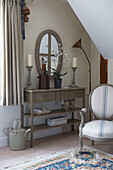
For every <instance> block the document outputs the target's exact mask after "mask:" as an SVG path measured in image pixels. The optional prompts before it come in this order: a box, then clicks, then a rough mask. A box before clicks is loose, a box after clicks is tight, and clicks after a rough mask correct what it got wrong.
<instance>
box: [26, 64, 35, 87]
mask: <svg viewBox="0 0 113 170" xmlns="http://www.w3.org/2000/svg"><path fill="white" fill-rule="evenodd" d="M26 67H27V69H28V72H29V74H28V82H27V87H25V89H28V90H30V89H33V87H32V83H31V70H32V68H33V66H26Z"/></svg>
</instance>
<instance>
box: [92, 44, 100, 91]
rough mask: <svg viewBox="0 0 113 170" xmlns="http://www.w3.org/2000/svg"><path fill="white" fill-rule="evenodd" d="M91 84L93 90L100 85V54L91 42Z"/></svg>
mask: <svg viewBox="0 0 113 170" xmlns="http://www.w3.org/2000/svg"><path fill="white" fill-rule="evenodd" d="M91 68H92V70H91V75H92V78H91V84H92V86H91V87H92V89H94V88H95V87H96V86H97V85H99V84H100V52H99V51H98V49H97V48H96V46H95V44H94V43H93V41H91Z"/></svg>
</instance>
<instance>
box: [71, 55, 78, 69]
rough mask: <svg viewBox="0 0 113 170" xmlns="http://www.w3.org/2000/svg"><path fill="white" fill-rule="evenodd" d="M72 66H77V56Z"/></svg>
mask: <svg viewBox="0 0 113 170" xmlns="http://www.w3.org/2000/svg"><path fill="white" fill-rule="evenodd" d="M72 67H73V68H76V67H77V58H76V57H74V58H73V61H72Z"/></svg>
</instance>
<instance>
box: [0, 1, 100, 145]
mask: <svg viewBox="0 0 113 170" xmlns="http://www.w3.org/2000/svg"><path fill="white" fill-rule="evenodd" d="M28 7H29V8H30V10H31V15H30V20H29V23H26V24H25V28H26V40H25V41H24V47H25V52H24V53H25V57H24V59H25V61H24V73H23V76H24V86H26V82H27V78H28V71H27V69H26V67H25V66H26V56H27V54H32V55H33V65H34V68H33V71H32V82H33V86H34V87H38V81H37V76H38V73H37V70H36V66H35V60H34V58H35V56H34V50H35V42H36V39H37V37H38V35H39V34H40V32H42V31H43V30H46V29H52V30H54V31H56V32H57V33H58V34H59V36H60V37H61V40H62V42H63V47H64V50H65V51H67V52H68V57H69V58H71V57H77V58H78V69H77V72H76V73H77V74H76V81H77V84H78V85H79V86H82V87H87V86H88V63H87V61H86V58H85V56H84V54H83V52H82V51H81V50H79V49H72V48H71V47H72V45H73V44H74V43H75V42H76V41H77V40H78V39H79V38H82V40H83V41H82V45H83V48H84V49H85V51H86V53H87V55H88V57H89V58H91V60H92V66H93V69H92V71H93V72H92V82H93V83H92V86H95V85H97V84H98V78H99V77H98V71H99V70H98V68H97V65H98V50H97V49H96V47H95V46H93V44H92V43H91V40H90V37H89V36H88V34H87V33H86V31H85V30H84V28H83V26H82V25H81V23H80V22H79V20H78V19H77V17H76V15H75V14H74V12H73V11H72V9H71V8H70V6H69V5H68V3H65V2H62V1H60V0H34V1H33V2H32V3H28ZM94 53H95V54H94ZM91 54H92V55H91ZM95 59H96V60H95ZM67 71H68V74H67V75H66V76H65V77H63V86H68V85H70V84H71V81H72V70H71V63H69V64H68V65H67ZM86 92H88V88H87V90H86ZM53 106H54V104H53ZM0 115H1V116H0V120H1V123H0V132H1V136H0V147H1V146H5V145H7V144H8V137H7V136H6V135H5V134H4V128H6V127H11V126H12V127H13V122H14V120H15V119H17V118H19V117H20V107H16V106H15V107H14V106H10V107H1V108H0ZM9 115H10V116H9ZM7 118H8V119H7ZM42 119H43V118H42ZM6 120H7V121H6ZM42 121H44V120H41V119H40V120H37V119H36V123H37V122H39V123H41V122H42ZM62 131H63V129H62V128H60V129H59V128H55V129H51V130H49V131H43V133H42V132H40V133H38V137H43V136H47V135H51V134H55V133H59V132H62ZM36 137H37V136H36Z"/></svg>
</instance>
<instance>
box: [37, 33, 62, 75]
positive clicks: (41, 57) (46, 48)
mask: <svg viewBox="0 0 113 170" xmlns="http://www.w3.org/2000/svg"><path fill="white" fill-rule="evenodd" d="M59 44H60V47H61V46H62V42H61V40H60V37H59V35H58V34H57V33H56V32H54V31H52V30H46V31H44V32H42V33H41V34H40V35H39V37H38V39H37V42H36V46H35V60H36V67H37V70H38V72H39V74H44V73H45V70H46V71H47V74H48V75H49V76H52V72H53V70H52V68H54V69H56V70H60V69H61V65H62V59H61V58H62V56H60V57H59V55H58V54H59Z"/></svg>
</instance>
